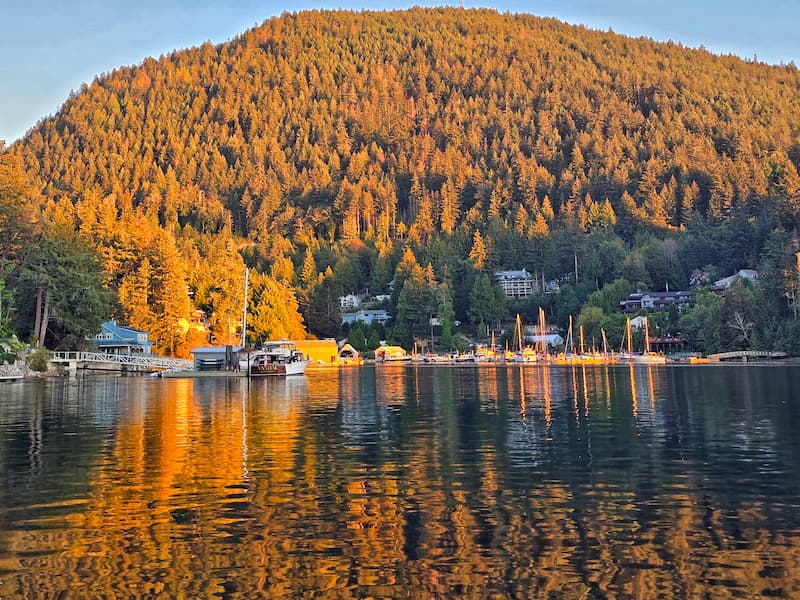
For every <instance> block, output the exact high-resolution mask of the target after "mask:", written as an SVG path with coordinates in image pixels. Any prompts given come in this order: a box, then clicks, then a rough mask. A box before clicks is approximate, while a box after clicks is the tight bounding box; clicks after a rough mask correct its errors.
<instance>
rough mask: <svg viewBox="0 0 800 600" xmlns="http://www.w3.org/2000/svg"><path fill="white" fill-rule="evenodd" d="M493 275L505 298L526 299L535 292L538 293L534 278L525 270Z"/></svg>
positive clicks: (498, 272) (500, 272)
mask: <svg viewBox="0 0 800 600" xmlns="http://www.w3.org/2000/svg"><path fill="white" fill-rule="evenodd" d="M494 275H495V277H496V278H497V282H498V283H499V284H500V287H501V288H502V289H503V293H505V295H506V298H512V299H514V300H518V299H521V298H527V297H528V296H530V295H531V294H533V293H534V292H535V291H538V288H537V282H536V278H535V277H534V276H533V275H532V274H530V273H528V271H526V270H525V269H522V270H521V271H497V272H496V273H495V274H494Z"/></svg>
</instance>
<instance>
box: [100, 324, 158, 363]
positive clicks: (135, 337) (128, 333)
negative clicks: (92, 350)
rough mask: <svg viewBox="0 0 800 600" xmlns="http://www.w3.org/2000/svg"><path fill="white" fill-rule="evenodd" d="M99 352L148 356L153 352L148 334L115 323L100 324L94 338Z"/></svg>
mask: <svg viewBox="0 0 800 600" xmlns="http://www.w3.org/2000/svg"><path fill="white" fill-rule="evenodd" d="M94 342H95V343H96V344H97V347H98V349H99V350H100V352H106V353H108V354H143V355H146V356H149V355H150V354H152V351H153V342H151V341H150V334H149V333H147V332H146V331H142V330H140V329H134V328H133V327H126V326H125V325H117V322H116V321H113V320H112V321H106V322H105V323H103V324H102V326H101V330H100V333H98V334H97V335H96V336H94Z"/></svg>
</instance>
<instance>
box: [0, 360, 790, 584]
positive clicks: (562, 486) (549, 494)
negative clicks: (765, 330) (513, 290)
mask: <svg viewBox="0 0 800 600" xmlns="http://www.w3.org/2000/svg"><path fill="white" fill-rule="evenodd" d="M797 371H798V370H797V369H792V368H790V367H757V366H749V367H746V368H730V367H662V366H650V367H633V366H622V367H602V366H585V365H569V366H559V367H546V366H541V365H536V366H518V367H516V366H515V367H415V366H401V367H391V368H361V369H351V370H342V371H340V372H336V371H325V372H322V373H312V374H309V375H307V376H306V377H300V378H288V379H265V380H261V381H253V382H250V383H249V384H248V382H247V381H245V380H241V379H231V380H224V379H220V380H207V379H203V380H199V379H198V380H190V379H186V380H180V379H166V380H153V379H138V378H99V379H81V380H78V381H77V382H74V381H73V382H71V383H70V382H63V381H60V380H59V381H45V382H25V383H16V384H12V385H7V386H4V387H3V400H2V403H0V452H2V463H1V464H0V469H2V473H1V474H2V479H1V480H2V496H1V497H0V507H1V508H2V520H0V530H1V531H0V540H2V542H1V543H0V568H1V569H2V571H0V596H1V597H24V598H39V597H48V598H49V597H81V598H84V597H85V598H89V597H120V596H122V597H141V596H148V595H153V596H163V597H176V596H180V595H183V596H185V597H208V596H213V595H216V596H221V597H231V598H234V597H241V598H250V597H256V596H262V597H287V596H288V597H293V596H304V595H317V594H319V595H329V596H333V597H365V596H374V597H411V598H426V597H432V596H436V595H450V596H467V597H492V596H499V597H529V596H547V595H549V594H550V593H554V594H556V595H560V596H563V597H607V596H612V597H620V596H623V597H661V596H663V597H692V596H707V597H724V596H739V597H755V596H761V595H769V596H778V597H799V596H800V583H798V582H800V510H799V509H800V507H799V506H798V504H800V494H799V493H798V492H800V466H798V465H800V461H799V460H798V459H799V458H800V442H798V439H800V438H799V437H798V436H797V435H796V432H797V431H798V426H800V405H799V403H800V398H798V396H797V394H796V390H797V389H798V385H799V384H800V374H798V372H797Z"/></svg>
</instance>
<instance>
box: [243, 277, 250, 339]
mask: <svg viewBox="0 0 800 600" xmlns="http://www.w3.org/2000/svg"><path fill="white" fill-rule="evenodd" d="M249 285H250V269H248V268H245V270H244V303H243V306H242V348H244V347H245V346H246V345H247V295H248V292H249V290H248V287H249Z"/></svg>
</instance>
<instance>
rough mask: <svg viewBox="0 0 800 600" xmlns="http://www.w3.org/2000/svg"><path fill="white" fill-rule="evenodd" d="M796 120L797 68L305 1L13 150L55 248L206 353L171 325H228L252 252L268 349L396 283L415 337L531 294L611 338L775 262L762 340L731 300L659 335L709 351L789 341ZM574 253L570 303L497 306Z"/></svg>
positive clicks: (762, 290)
mask: <svg viewBox="0 0 800 600" xmlns="http://www.w3.org/2000/svg"><path fill="white" fill-rule="evenodd" d="M798 115H800V72H798V69H797V68H796V67H795V66H793V65H790V66H780V67H776V66H768V65H764V64H761V63H757V62H747V61H743V60H741V59H739V58H735V57H719V56H714V55H712V54H710V53H708V52H706V51H704V50H692V49H687V48H684V47H682V46H680V45H677V44H671V43H670V44H663V43H655V42H653V41H651V40H646V39H635V40H634V39H630V38H626V37H623V36H619V35H615V34H612V33H605V32H597V31H591V30H587V29H585V28H581V27H573V26H569V25H565V24H563V23H559V22H557V21H554V20H551V19H542V18H537V17H534V16H529V15H508V14H505V15H501V14H498V13H496V12H493V11H489V10H463V9H451V8H442V9H413V10H409V11H402V12H361V13H353V12H303V13H297V14H284V15H282V16H281V17H278V18H274V19H270V20H269V21H267V22H265V23H264V24H263V25H262V26H260V27H257V28H255V29H253V30H250V31H248V32H245V33H243V34H242V35H241V36H239V37H237V38H236V39H234V40H232V41H230V42H228V43H225V44H221V45H218V46H213V45H211V44H205V45H203V46H201V47H199V48H194V49H189V50H184V51H180V52H175V53H173V54H170V55H169V56H164V57H161V58H159V59H157V60H156V59H149V60H147V61H145V62H144V63H143V64H142V65H139V66H136V67H131V68H121V69H119V70H116V71H114V72H112V73H110V74H105V75H102V76H99V77H98V78H97V79H96V80H95V81H94V82H93V83H92V84H91V85H87V86H85V87H83V88H82V89H80V90H78V91H77V92H76V93H74V94H73V95H72V96H71V97H70V98H69V99H68V100H67V101H66V102H65V104H64V106H63V107H62V109H61V110H60V111H59V112H58V113H57V114H56V115H54V116H53V117H49V118H46V119H44V120H42V121H41V122H40V123H39V124H37V126H36V127H34V128H33V129H32V130H31V131H30V132H29V133H28V135H27V136H26V137H25V139H23V140H22V141H20V142H19V143H17V144H15V145H14V146H13V147H11V148H10V149H9V150H8V152H10V153H11V154H12V155H14V156H15V157H18V158H19V159H20V168H21V170H22V171H23V172H24V178H25V179H26V184H25V185H26V186H27V190H28V191H27V192H26V194H27V195H28V196H29V197H33V198H34V199H35V202H34V203H33V205H34V206H35V207H36V212H37V216H36V217H35V220H38V221H39V222H40V223H42V224H46V226H45V225H43V226H41V227H38V228H34V229H36V230H37V231H38V233H37V234H36V235H45V234H46V235H47V236H49V237H51V238H52V237H55V238H58V236H59V235H66V233H65V232H69V235H71V236H74V237H75V238H76V239H78V240H81V241H82V243H83V244H84V247H86V248H89V249H91V250H92V251H93V253H94V255H95V258H96V260H97V261H98V263H99V266H100V267H101V269H102V273H103V275H102V278H103V281H104V285H105V287H106V288H107V289H108V290H110V291H111V292H113V294H114V296H115V297H116V299H117V305H116V308H115V309H114V311H115V314H116V315H117V316H118V317H119V318H120V319H121V320H123V321H126V322H127V323H129V324H131V325H134V326H138V327H142V328H144V329H148V330H150V331H152V332H153V334H154V337H155V338H156V340H157V342H158V344H159V346H160V347H161V348H162V349H168V350H171V351H172V350H175V349H176V346H177V347H181V345H182V344H183V346H186V345H188V344H190V343H191V340H187V339H184V338H185V330H184V333H183V336H184V338H181V335H182V334H181V332H180V331H178V338H179V339H178V342H176V341H175V336H176V329H175V323H176V322H178V321H180V320H181V319H189V317H190V311H191V310H192V309H193V308H199V309H202V310H204V311H205V312H206V314H207V315H208V317H209V319H210V321H211V325H212V330H213V332H214V334H215V337H216V338H217V339H218V340H224V339H226V338H227V337H228V335H229V334H230V331H229V325H228V324H229V323H230V322H231V318H232V316H233V320H234V322H238V318H239V317H238V315H239V314H240V308H239V307H240V306H241V303H242V293H243V292H242V286H243V273H244V268H245V265H248V266H250V267H252V268H253V269H254V270H253V272H252V274H253V284H254V285H253V288H252V291H253V297H252V298H251V306H252V307H253V311H254V314H255V315H256V318H255V319H254V321H253V324H252V330H251V339H258V338H263V337H276V336H282V335H288V336H296V335H301V334H302V332H303V327H304V325H303V324H302V323H301V321H300V319H301V317H300V314H299V313H302V315H303V316H304V317H305V328H307V329H308V330H310V331H311V332H312V333H315V334H318V335H335V334H339V333H340V331H339V322H338V315H337V314H335V313H336V310H335V309H336V306H335V304H336V302H335V299H336V297H337V296H338V295H339V294H341V293H347V292H355V291H358V290H361V289H364V288H367V287H369V288H370V289H371V290H372V291H373V292H375V293H380V292H384V291H388V287H387V286H388V284H389V282H390V281H391V280H392V279H394V280H395V287H394V291H393V295H392V300H391V302H390V306H389V308H390V310H391V312H392V313H393V314H394V315H395V317H396V320H395V329H394V330H392V331H390V332H389V335H390V336H394V338H395V339H396V340H397V341H401V342H404V343H406V344H408V343H410V341H411V340H412V339H413V338H414V337H415V336H417V335H424V334H425V332H426V331H427V330H428V325H427V320H428V318H429V317H430V316H435V315H439V316H441V317H442V318H443V319H444V320H445V321H447V322H448V326H447V329H448V331H447V336H446V339H445V340H444V343H445V344H450V343H452V342H451V340H450V337H449V336H450V329H451V322H453V321H454V320H456V319H457V320H460V321H462V322H463V323H464V325H465V326H467V327H468V326H469V325H470V324H471V325H472V326H473V327H475V326H478V325H479V324H481V323H483V324H486V323H489V322H493V321H496V320H498V319H502V318H504V317H506V316H507V311H508V310H511V309H514V310H521V311H522V312H523V313H526V312H527V313H528V314H529V315H530V316H533V315H534V314H535V310H536V307H535V306H534V305H538V304H541V305H543V306H545V307H546V308H547V310H548V318H549V319H551V320H553V321H557V322H561V323H562V324H563V323H565V322H566V318H567V315H568V314H576V315H577V314H578V312H580V311H581V308H582V307H583V308H586V306H585V304H586V303H587V301H589V302H590V305H592V306H594V307H595V308H597V309H599V310H601V314H598V313H597V311H594V312H593V314H592V315H591V317H590V316H587V315H588V313H587V315H584V320H585V321H586V322H587V324H589V325H591V326H593V327H597V326H599V324H600V323H601V322H602V321H603V319H608V318H611V317H612V314H611V313H612V312H613V311H614V309H615V307H614V302H615V301H617V296H618V295H620V294H622V293H623V292H625V293H627V291H630V290H631V289H634V288H637V287H638V288H641V289H647V288H650V289H664V288H665V287H666V286H669V288H670V289H679V288H685V287H687V286H688V284H689V278H690V275H691V273H692V272H693V271H696V270H702V271H703V272H705V273H709V274H711V276H712V277H713V276H716V275H719V276H724V275H728V274H730V273H732V272H734V271H735V270H737V269H740V268H744V267H751V268H759V269H760V270H761V272H762V278H761V283H760V284H759V285H758V286H755V287H750V288H747V289H741V290H738V292H736V293H738V294H740V295H743V296H742V297H743V298H744V295H746V294H750V295H752V296H753V298H754V300H753V310H755V309H756V308H757V309H758V311H759V312H758V314H755V313H753V314H750V313H748V314H746V315H739V316H740V317H742V318H743V319H744V320H745V321H746V322H747V323H750V324H751V325H752V326H751V327H750V328H749V329H748V328H747V327H745V328H744V329H742V328H741V327H740V328H739V330H736V328H735V327H734V326H731V328H730V331H728V330H727V329H726V326H725V323H726V322H727V320H729V316H726V313H725V310H729V311H733V310H735V307H732V306H727V304H726V305H725V306H722V305H720V306H710V305H709V306H705V305H703V308H704V310H706V309H707V311H706V312H708V311H711V313H713V315H714V316H713V319H712V317H709V316H708V315H706V317H704V319H705V320H699V321H698V320H695V321H694V322H684V323H682V324H680V325H679V324H678V323H677V321H675V320H673V322H672V323H671V324H670V325H667V324H664V326H665V327H667V326H669V327H672V328H677V327H679V326H681V327H683V328H684V329H686V330H689V331H690V332H691V333H692V335H693V337H694V339H695V341H696V342H697V346H698V347H700V348H701V349H705V350H710V349H714V348H715V347H719V346H721V345H726V346H730V345H739V346H745V347H751V346H765V347H766V346H770V347H778V346H780V347H786V348H789V347H790V346H791V345H792V343H794V342H793V341H792V340H794V339H795V338H796V337H797V336H796V335H795V333H794V332H796V331H797V328H796V327H795V325H796V323H795V310H794V304H793V302H794V290H795V288H796V284H797V282H798V273H797V265H796V260H795V253H796V252H797V250H798V245H797V231H796V229H797V224H798V217H800V176H798V170H799V169H800V118H799V117H798ZM54 224H57V226H56V225H54ZM47 232H49V233H47ZM576 262H577V264H578V265H579V268H578V269H577V275H576V277H577V278H576V279H575V278H573V280H572V281H571V282H570V285H565V286H562V288H561V291H560V292H559V293H558V294H551V295H548V296H547V297H545V296H544V295H542V296H541V297H537V298H533V299H531V300H530V301H529V302H528V303H527V304H524V305H520V306H514V307H503V306H502V303H490V304H491V305H492V308H494V309H495V310H488V309H487V310H481V309H480V306H479V305H480V304H481V302H482V301H481V300H480V298H484V299H485V298H486V297H487V296H486V294H487V292H486V291H485V290H484V291H482V287H481V286H483V285H484V283H485V282H484V280H483V279H482V276H483V275H491V273H492V272H493V271H494V270H495V269H497V268H507V269H522V268H525V269H527V270H528V271H530V272H532V273H536V274H537V277H541V278H544V279H546V280H551V279H556V278H559V277H562V276H563V275H564V274H566V273H573V272H574V271H575V268H574V265H575V263H576ZM18 266H19V265H18ZM21 273H22V269H21V268H17V269H16V271H15V274H9V275H7V277H6V278H7V280H8V287H14V286H20V285H22V282H23V280H25V278H24V277H22V276H21V275H20V274H21ZM40 279H41V278H40ZM28 281H29V284H30V277H29V279H28ZM37 281H38V280H37ZM612 283H613V284H614V285H615V286H616V287H613V288H609V290H607V291H606V296H607V297H606V298H605V299H603V300H601V299H599V297H598V295H597V294H600V293H602V291H603V290H604V289H605V288H606V287H607V284H612ZM740 287H741V286H740ZM405 288H408V289H407V290H406V289H405ZM612 290H613V291H612ZM593 292H596V294H595V296H594V300H591V299H590V294H592V293H593ZM488 293H489V294H491V293H492V291H491V290H490V291H489V292H488ZM481 294H483V295H481ZM471 296H472V300H471V299H470V298H471ZM701 296H702V295H701ZM734 296H736V294H734ZM28 297H32V296H30V295H28ZM17 300H18V301H17V306H18V311H17V313H16V319H17V328H18V330H20V331H21V332H23V333H25V332H28V331H32V330H33V320H34V319H33V317H32V316H31V314H32V313H31V312H30V311H28V313H26V312H25V311H24V310H22V307H23V303H21V302H20V301H19V299H17ZM738 301H739V300H737V302H738ZM592 302H593V303H594V304H591V303H592ZM708 302H716V300H713V301H712V300H708ZM721 302H723V303H730V302H732V301H731V300H729V299H726V300H724V301H722V300H721ZM483 303H484V304H485V300H484V301H483ZM744 305H747V302H744ZM298 311H299V312H298ZM714 311H718V312H714ZM691 316H692V315H688V316H686V315H684V317H686V318H688V317H691ZM694 316H695V317H697V315H694ZM737 318H738V317H737ZM710 320H716V325H717V326H718V330H717V333H716V334H715V336H716V337H714V338H713V339H712V338H711V337H709V336H710V335H711V334H709V333H704V331H705V330H707V329H708V326H709V323H710ZM481 329H482V328H481ZM381 333H384V332H381ZM443 333H444V332H443ZM701 338H702V339H701ZM362 341H363V340H362ZM726 342H727V343H726ZM798 343H800V342H798ZM362 345H363V344H362ZM799 349H800V348H799Z"/></svg>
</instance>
